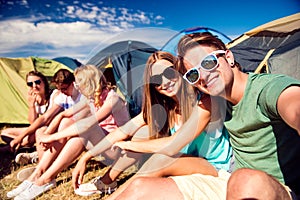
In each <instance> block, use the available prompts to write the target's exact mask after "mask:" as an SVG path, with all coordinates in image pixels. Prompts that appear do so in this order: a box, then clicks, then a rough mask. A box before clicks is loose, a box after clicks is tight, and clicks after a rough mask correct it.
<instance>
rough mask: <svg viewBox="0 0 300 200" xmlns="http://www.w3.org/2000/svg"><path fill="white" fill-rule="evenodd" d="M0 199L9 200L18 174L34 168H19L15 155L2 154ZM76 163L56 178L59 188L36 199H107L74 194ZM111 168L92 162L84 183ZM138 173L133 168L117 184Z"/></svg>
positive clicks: (0, 155) (120, 177)
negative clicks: (73, 174) (9, 193)
mask: <svg viewBox="0 0 300 200" xmlns="http://www.w3.org/2000/svg"><path fill="white" fill-rule="evenodd" d="M0 145H3V141H1V139H0ZM0 157H1V161H0V199H7V197H6V193H7V192H8V191H10V190H12V189H14V188H15V187H16V186H18V185H19V184H20V181H18V180H17V178H16V177H17V173H18V172H19V171H20V170H22V169H25V168H27V167H30V166H33V165H32V164H31V165H25V166H19V165H17V164H16V163H15V162H14V155H13V154H7V153H5V154H2V153H1V154H0ZM75 164H76V162H75V163H73V164H72V165H71V166H69V167H68V168H67V169H66V170H64V171H63V172H61V173H60V174H59V175H58V177H57V178H56V183H57V187H56V188H54V189H52V190H50V191H48V192H46V193H44V194H43V195H41V196H40V197H38V198H36V199H37V200H48V199H49V200H50V199H51V200H67V199H72V200H78V199H83V200H84V199H105V198H106V197H107V196H105V195H97V194H96V195H93V196H90V197H82V196H78V195H76V194H75V193H74V190H73V187H72V182H71V180H72V174H71V172H72V169H73V168H74V167H75ZM108 168H109V166H105V165H104V164H102V163H101V162H100V161H97V160H94V159H93V160H91V161H90V162H89V164H88V166H87V170H86V174H85V176H84V182H88V181H89V180H91V179H92V178H94V177H96V176H102V175H103V174H104V173H105V172H106V170H107V169H108ZM135 171H136V166H132V167H130V168H129V169H127V170H126V171H125V172H123V173H122V174H121V175H120V176H119V178H118V180H117V182H118V185H121V184H122V183H124V182H125V181H126V180H127V179H128V178H129V177H130V176H131V175H132V174H133V173H134V172H135Z"/></svg>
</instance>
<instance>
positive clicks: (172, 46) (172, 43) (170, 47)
mask: <svg viewBox="0 0 300 200" xmlns="http://www.w3.org/2000/svg"><path fill="white" fill-rule="evenodd" d="M202 32H210V33H211V34H213V35H216V36H218V38H220V39H221V40H222V41H223V42H224V43H225V44H227V43H228V42H230V41H231V39H230V38H229V37H228V36H226V35H225V34H223V33H221V32H220V31H217V30H215V29H212V28H208V27H202V26H199V27H194V28H187V29H184V30H182V31H180V32H179V33H177V34H176V35H174V36H173V37H172V38H171V39H170V40H169V41H168V42H167V43H166V44H165V45H164V46H163V47H162V48H161V50H162V51H167V52H170V53H172V54H173V55H177V53H176V52H177V50H176V49H177V44H178V42H179V40H180V38H181V37H182V36H184V35H186V34H190V33H202Z"/></svg>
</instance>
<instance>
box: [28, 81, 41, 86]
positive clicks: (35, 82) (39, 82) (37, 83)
mask: <svg viewBox="0 0 300 200" xmlns="http://www.w3.org/2000/svg"><path fill="white" fill-rule="evenodd" d="M33 83H34V84H36V85H41V83H42V80H41V79H38V80H35V81H30V82H27V83H26V84H27V86H28V87H33Z"/></svg>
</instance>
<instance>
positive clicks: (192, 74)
mask: <svg viewBox="0 0 300 200" xmlns="http://www.w3.org/2000/svg"><path fill="white" fill-rule="evenodd" d="M185 77H186V79H187V80H188V81H189V82H190V83H192V84H193V83H195V82H197V81H198V79H199V72H198V70H197V69H191V70H190V71H188V72H186V74H185Z"/></svg>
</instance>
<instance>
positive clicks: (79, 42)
mask: <svg viewBox="0 0 300 200" xmlns="http://www.w3.org/2000/svg"><path fill="white" fill-rule="evenodd" d="M7 3H9V2H7ZM10 3H11V4H13V3H14V2H13V1H11V2H10ZM58 4H59V5H60V8H56V12H62V11H63V12H62V14H61V15H55V17H56V18H57V19H62V18H64V19H71V21H73V22H63V23H59V22H55V21H49V20H52V19H54V18H53V16H51V15H47V16H46V15H41V14H39V15H38V16H39V18H37V17H36V16H31V17H30V18H29V17H28V18H16V17H15V18H14V19H13V18H10V19H7V20H2V21H0V46H1V50H0V56H2V55H8V54H9V55H13V53H14V52H18V51H22V52H27V54H30V52H31V53H32V55H37V56H44V57H47V58H53V57H58V56H70V57H73V58H76V59H79V60H85V59H86V58H87V57H89V55H90V54H92V53H91V51H92V49H99V44H101V45H102V46H103V45H104V46H105V45H106V42H111V41H110V40H109V39H110V38H112V36H114V35H117V34H120V33H124V32H126V31H130V30H133V29H135V27H136V26H139V27H140V26H144V25H147V26H149V25H151V24H155V23H156V24H157V23H162V21H163V20H164V18H163V17H161V16H154V14H153V13H146V12H143V11H139V10H138V11H134V10H129V9H127V8H113V7H97V6H95V5H94V4H88V3H86V4H84V6H83V4H81V5H80V6H79V2H77V3H76V2H75V1H74V4H73V5H66V4H65V3H64V2H63V1H59V2H58ZM22 5H23V6H27V5H28V3H27V1H26V0H23V1H22ZM45 6H46V7H49V6H50V5H49V4H47V5H45ZM61 7H63V8H61ZM76 19H77V21H75V20H76ZM150 32H151V31H150ZM137 35H138V37H141V38H134V37H137ZM137 35H130V34H129V35H126V34H125V36H124V35H123V36H121V37H120V38H123V39H128V38H129V39H136V40H141V41H143V40H149V38H150V39H151V40H153V41H151V42H150V43H153V44H154V45H156V46H158V45H160V46H161V45H162V41H159V42H158V41H157V38H155V36H153V35H152V36H149V33H148V32H147V31H146V32H143V33H138V34H137ZM166 35H168V34H166ZM132 36H133V38H132ZM169 36H170V34H169V35H168V36H166V37H165V38H169ZM147 37H148V38H147ZM160 37H161V38H164V36H160ZM32 47H33V48H32ZM100 48H101V47H100ZM1 54H2V55H1Z"/></svg>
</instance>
